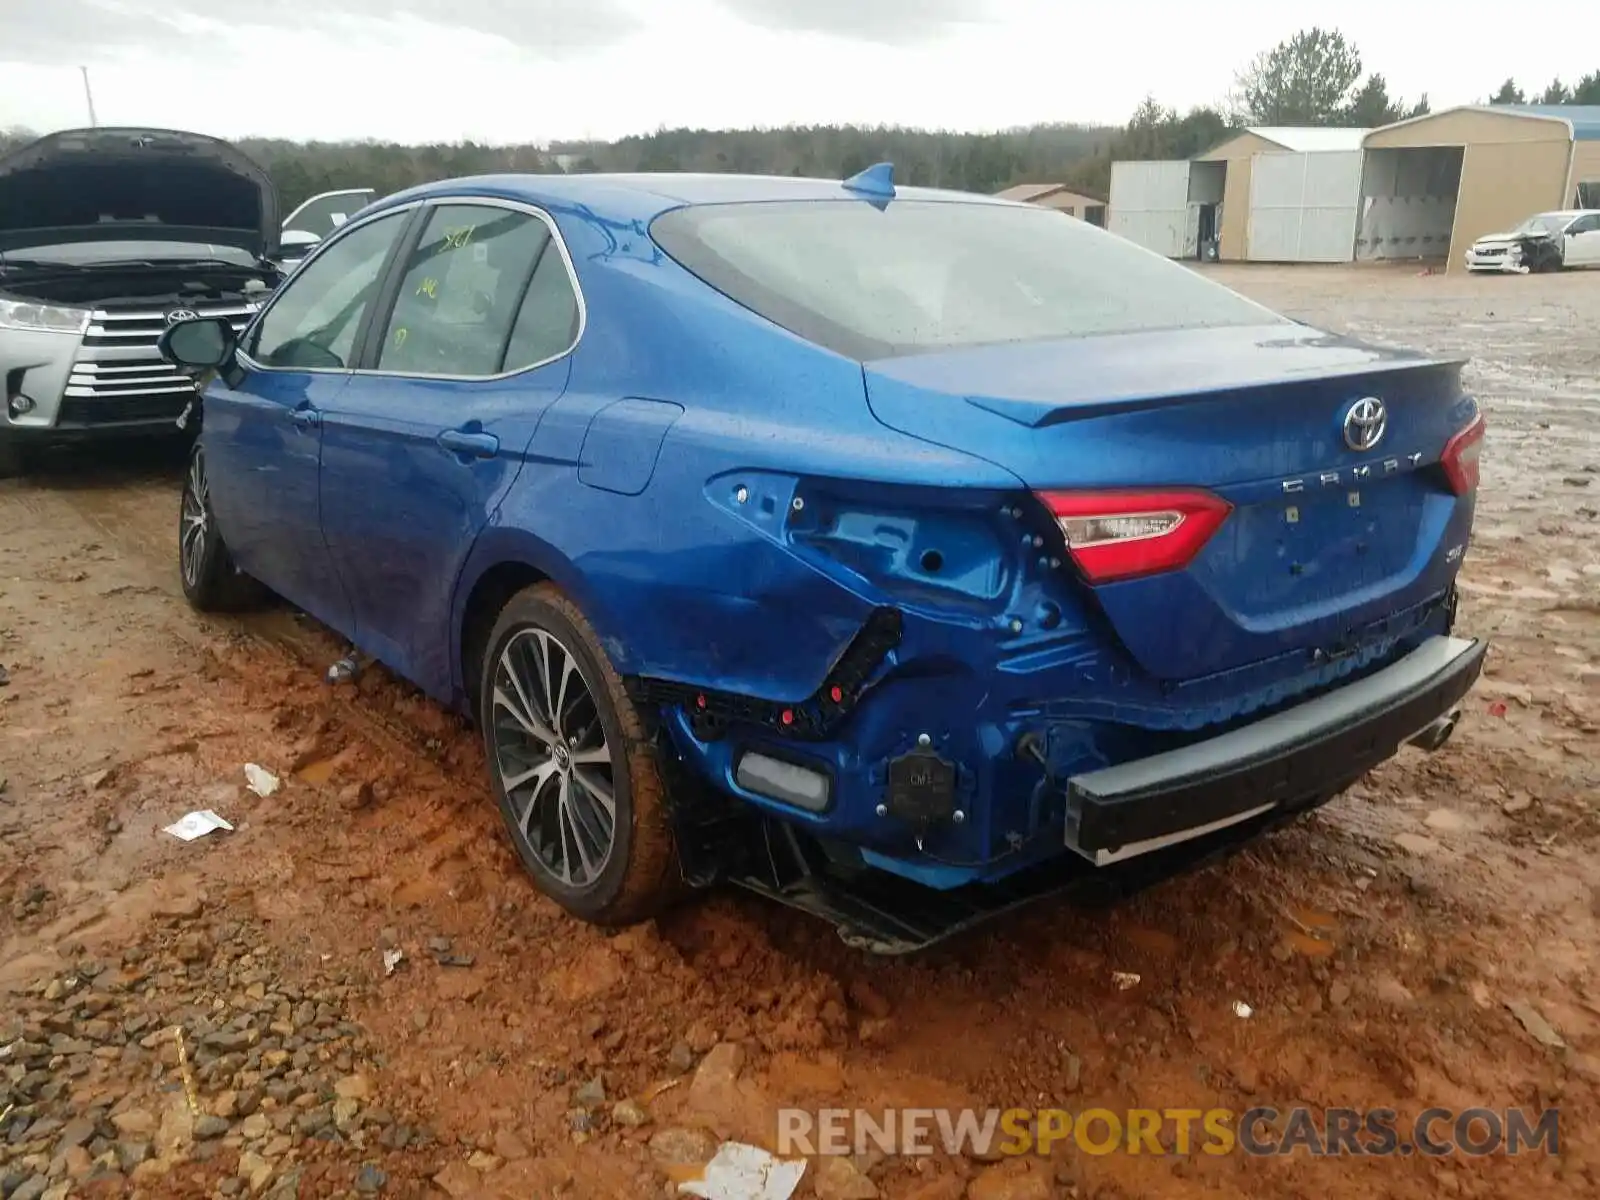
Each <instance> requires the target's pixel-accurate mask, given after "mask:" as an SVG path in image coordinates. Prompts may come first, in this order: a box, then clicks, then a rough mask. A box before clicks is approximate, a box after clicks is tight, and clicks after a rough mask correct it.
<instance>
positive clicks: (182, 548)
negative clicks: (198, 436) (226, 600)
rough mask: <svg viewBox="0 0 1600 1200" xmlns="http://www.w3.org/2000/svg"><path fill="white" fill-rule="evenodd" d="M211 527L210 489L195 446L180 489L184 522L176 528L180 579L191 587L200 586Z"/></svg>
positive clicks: (202, 460)
mask: <svg viewBox="0 0 1600 1200" xmlns="http://www.w3.org/2000/svg"><path fill="white" fill-rule="evenodd" d="M210 527H211V489H210V487H209V485H208V484H207V483H206V464H205V458H204V456H203V455H202V454H201V453H200V451H199V450H196V451H195V452H194V456H193V458H191V459H190V462H189V479H188V481H187V483H186V484H185V486H184V489H183V524H182V527H181V528H180V529H179V531H178V539H179V540H178V560H179V564H180V566H181V567H182V568H183V581H184V582H185V583H187V584H188V585H189V586H190V587H191V588H196V587H199V586H200V573H201V572H202V571H203V570H204V569H205V555H206V536H207V534H208V532H209V531H210Z"/></svg>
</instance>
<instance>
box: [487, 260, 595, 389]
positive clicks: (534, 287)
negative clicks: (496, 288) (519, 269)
mask: <svg viewBox="0 0 1600 1200" xmlns="http://www.w3.org/2000/svg"><path fill="white" fill-rule="evenodd" d="M578 323H579V317H578V294H577V293H576V292H575V291H573V290H572V278H571V276H569V275H568V274H567V263H566V260H565V259H563V258H562V257H561V250H560V248H559V247H558V246H557V245H556V244H555V242H554V241H552V242H550V243H549V244H548V245H547V246H546V247H545V249H544V253H543V254H541V255H540V256H539V265H538V266H537V267H535V268H534V271H533V279H532V280H531V281H530V282H529V283H528V292H527V295H525V296H524V297H523V298H522V308H521V310H520V311H519V312H518V313H517V323H516V324H515V325H513V326H512V327H511V342H510V344H509V345H508V346H507V347H506V361H505V369H506V370H507V371H515V370H518V369H520V368H522V367H531V366H533V365H534V364H535V363H542V362H548V361H550V360H551V359H552V358H556V357H558V356H559V355H562V354H565V353H566V352H567V351H568V350H570V349H572V345H573V343H574V342H576V341H577V340H578Z"/></svg>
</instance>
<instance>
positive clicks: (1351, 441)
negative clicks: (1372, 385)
mask: <svg viewBox="0 0 1600 1200" xmlns="http://www.w3.org/2000/svg"><path fill="white" fill-rule="evenodd" d="M1388 428H1389V410H1388V409H1386V408H1385V407H1384V406H1383V401H1382V400H1379V399H1378V398H1377V397H1376V396H1364V397H1363V398H1362V399H1360V400H1357V401H1356V402H1355V403H1354V404H1352V405H1351V406H1350V411H1349V412H1347V413H1345V415H1344V444H1345V445H1346V446H1349V447H1350V449H1352V450H1354V451H1356V452H1357V453H1363V452H1365V451H1367V450H1371V449H1372V448H1373V447H1375V446H1376V445H1377V444H1378V443H1379V442H1381V441H1383V435H1384V431H1385V430H1387V429H1388Z"/></svg>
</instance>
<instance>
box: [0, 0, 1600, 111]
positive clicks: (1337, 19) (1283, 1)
mask: <svg viewBox="0 0 1600 1200" xmlns="http://www.w3.org/2000/svg"><path fill="white" fill-rule="evenodd" d="M1514 11H1515V10H1513V9H1506V8H1504V7H1503V6H1493V7H1491V6H1489V5H1487V4H1471V3H1469V4H1465V5H1463V4H1459V3H1450V4H1447V3H1444V2H1442V0H1299V2H1295V0H1277V2H1270V0H1212V2H1211V3H1175V2H1169V0H1125V2H1121V3H1118V2H1116V0H1101V2H1100V3H1096V4H1092V5H1081V6H1080V5H1075V4H1069V3H1065V2H1064V0H160V2H159V3H152V2H151V0H0V127H5V126H12V125H21V126H26V127H28V128H31V129H36V130H40V131H45V130H50V129H59V128H65V127H69V126H75V125H83V124H87V112H86V108H85V103H84V96H83V87H82V83H81V80H80V77H79V74H78V71H77V66H78V65H79V64H86V65H88V66H89V68H90V78H91V80H92V83H93V89H94V99H95V104H96V108H97V109H98V115H99V119H100V123H101V124H129V125H132V124H151V125H160V126H171V127H179V128H187V129H194V130H198V131H201V132H205V133H212V134H218V135H221V136H224V137H238V136H245V135H249V134H264V135H275V136H282V137H292V138H312V137H315V138H323V139H341V138H365V137H371V138H378V139H394V140H400V141H413V142H422V141H453V140H458V139H462V138H474V139H478V140H482V141H491V142H511V141H532V142H545V141H549V140H551V139H557V138H574V137H602V138H613V137H618V136H621V135H623V134H627V133H638V132H646V131H649V130H652V129H655V128H656V127H658V126H663V125H665V126H677V125H693V126H710V127H730V126H749V125H786V124H793V123H802V124H803V123H813V122H816V123H823V122H859V123H869V124H875V123H885V124H904V125H918V126H936V127H943V128H952V129H994V128H1000V127H1003V126H1007V125H1016V124H1026V123H1031V122H1035V121H1054V120H1059V121H1103V122H1114V123H1120V122H1122V121H1125V120H1126V119H1127V117H1128V115H1129V114H1130V113H1131V111H1132V110H1133V108H1134V106H1135V105H1136V104H1137V103H1138V102H1139V100H1140V99H1141V98H1142V97H1143V96H1144V95H1145V94H1146V93H1147V92H1153V93H1154V94H1155V95H1156V96H1157V98H1158V99H1160V100H1161V101H1162V102H1163V103H1165V104H1169V105H1175V106H1178V107H1188V106H1190V105H1194V104H1201V103H1207V102H1216V101H1218V100H1221V99H1222V98H1224V97H1225V96H1226V94H1227V92H1228V91H1229V89H1230V87H1231V85H1232V81H1233V77H1234V74H1235V72H1236V71H1237V70H1238V69H1239V68H1240V67H1241V66H1243V65H1244V64H1245V63H1246V62H1248V60H1249V59H1250V58H1251V57H1252V56H1253V55H1254V54H1255V53H1256V52H1257V51H1258V50H1261V49H1265V48H1267V47H1269V46H1271V45H1273V44H1274V43H1276V42H1278V41H1280V40H1282V39H1283V38H1285V37H1288V36H1289V35H1290V34H1292V33H1294V32H1295V31H1296V30H1297V29H1300V28H1303V27H1305V26H1309V25H1313V24H1321V25H1323V26H1325V27H1337V28H1339V29H1341V30H1342V31H1343V32H1344V33H1345V35H1346V36H1347V37H1349V38H1350V39H1351V40H1352V41H1354V42H1355V44H1356V45H1357V46H1358V47H1359V48H1360V50H1361V51H1362V54H1363V56H1364V58H1365V61H1366V67H1367V69H1368V70H1369V71H1379V72H1381V73H1382V74H1383V75H1384V76H1385V77H1386V78H1387V79H1388V81H1389V85H1390V91H1391V94H1395V93H1398V94H1400V95H1403V96H1404V97H1406V98H1407V99H1412V98H1415V97H1416V96H1417V95H1418V94H1419V93H1421V92H1424V91H1426V92H1428V93H1429V95H1430V98H1431V99H1432V102H1433V105H1434V107H1435V108H1440V107H1444V106H1446V105H1450V104H1462V103H1471V102H1474V101H1477V100H1481V99H1483V98H1484V97H1485V96H1486V95H1487V94H1488V93H1489V92H1490V91H1492V90H1493V89H1494V88H1495V87H1496V86H1497V85H1498V84H1499V82H1500V81H1501V80H1502V79H1504V78H1505V77H1506V76H1507V75H1515V76H1516V78H1517V79H1518V80H1519V81H1520V82H1521V83H1522V84H1523V86H1524V87H1532V88H1535V89H1542V88H1543V87H1544V85H1545V84H1546V83H1548V82H1549V81H1550V79H1551V78H1553V77H1555V76H1557V75H1559V76H1561V77H1562V78H1563V79H1566V80H1568V81H1569V82H1570V81H1571V80H1572V79H1573V78H1575V77H1577V76H1579V75H1582V74H1584V73H1585V72H1588V71H1593V70H1596V69H1600V6H1597V5H1595V4H1591V3H1577V4H1569V5H1556V6H1554V7H1552V6H1549V5H1546V6H1544V7H1542V8H1541V9H1540V10H1539V14H1540V15H1539V16H1538V17H1537V18H1536V19H1535V21H1534V24H1533V25H1531V26H1524V25H1519V24H1518V23H1517V22H1516V20H1515V19H1514V18H1513V17H1509V16H1507V15H1505V14H1507V13H1514ZM1511 29H1514V30H1517V32H1516V33H1514V34H1509V35H1508V34H1507V30H1511ZM6 60H11V61H6Z"/></svg>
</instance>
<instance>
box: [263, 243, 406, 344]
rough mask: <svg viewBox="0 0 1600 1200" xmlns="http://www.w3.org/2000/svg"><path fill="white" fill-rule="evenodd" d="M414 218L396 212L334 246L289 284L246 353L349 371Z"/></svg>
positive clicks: (330, 244)
mask: <svg viewBox="0 0 1600 1200" xmlns="http://www.w3.org/2000/svg"><path fill="white" fill-rule="evenodd" d="M408 216H410V214H409V213H405V212H396V213H390V214H388V215H387V216H382V217H379V218H378V219H377V220H375V221H370V222H368V223H367V224H365V225H360V226H357V227H356V228H354V229H352V230H350V231H349V232H348V233H346V234H344V236H342V237H341V238H339V240H338V241H336V242H330V243H329V244H328V247H327V248H326V249H325V250H323V251H322V253H321V254H319V255H317V257H316V258H314V259H312V260H311V261H310V262H308V263H307V264H306V265H305V266H303V267H301V268H300V269H299V270H298V271H296V272H295V274H294V276H293V277H292V278H291V279H290V280H289V282H287V283H286V284H284V285H283V288H282V290H281V291H280V292H279V293H278V295H277V296H276V297H275V298H274V300H273V302H272V305H271V307H270V308H268V309H267V311H266V312H265V313H264V314H263V315H262V317H261V320H260V321H258V322H257V323H256V327H255V329H254V331H253V332H252V333H251V335H250V344H249V345H248V346H246V347H245V352H246V353H247V354H249V355H250V357H251V358H253V359H255V360H256V361H257V362H259V363H262V364H264V365H265V366H269V367H305V368H315V369H319V370H333V371H336V370H340V369H343V368H346V367H348V366H349V365H350V355H351V351H352V350H353V349H354V347H355V341H356V331H357V330H358V329H360V327H361V318H362V316H363V315H364V314H365V313H366V311H367V305H368V304H370V303H371V302H372V299H373V294H374V293H375V292H376V291H377V289H378V276H379V274H380V273H381V272H382V270H383V264H384V260H385V259H386V258H388V256H389V250H390V248H391V247H392V246H393V245H394V241H395V238H397V237H399V235H400V230H401V229H402V228H403V227H404V225H405V221H406V218H407V217H408Z"/></svg>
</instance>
